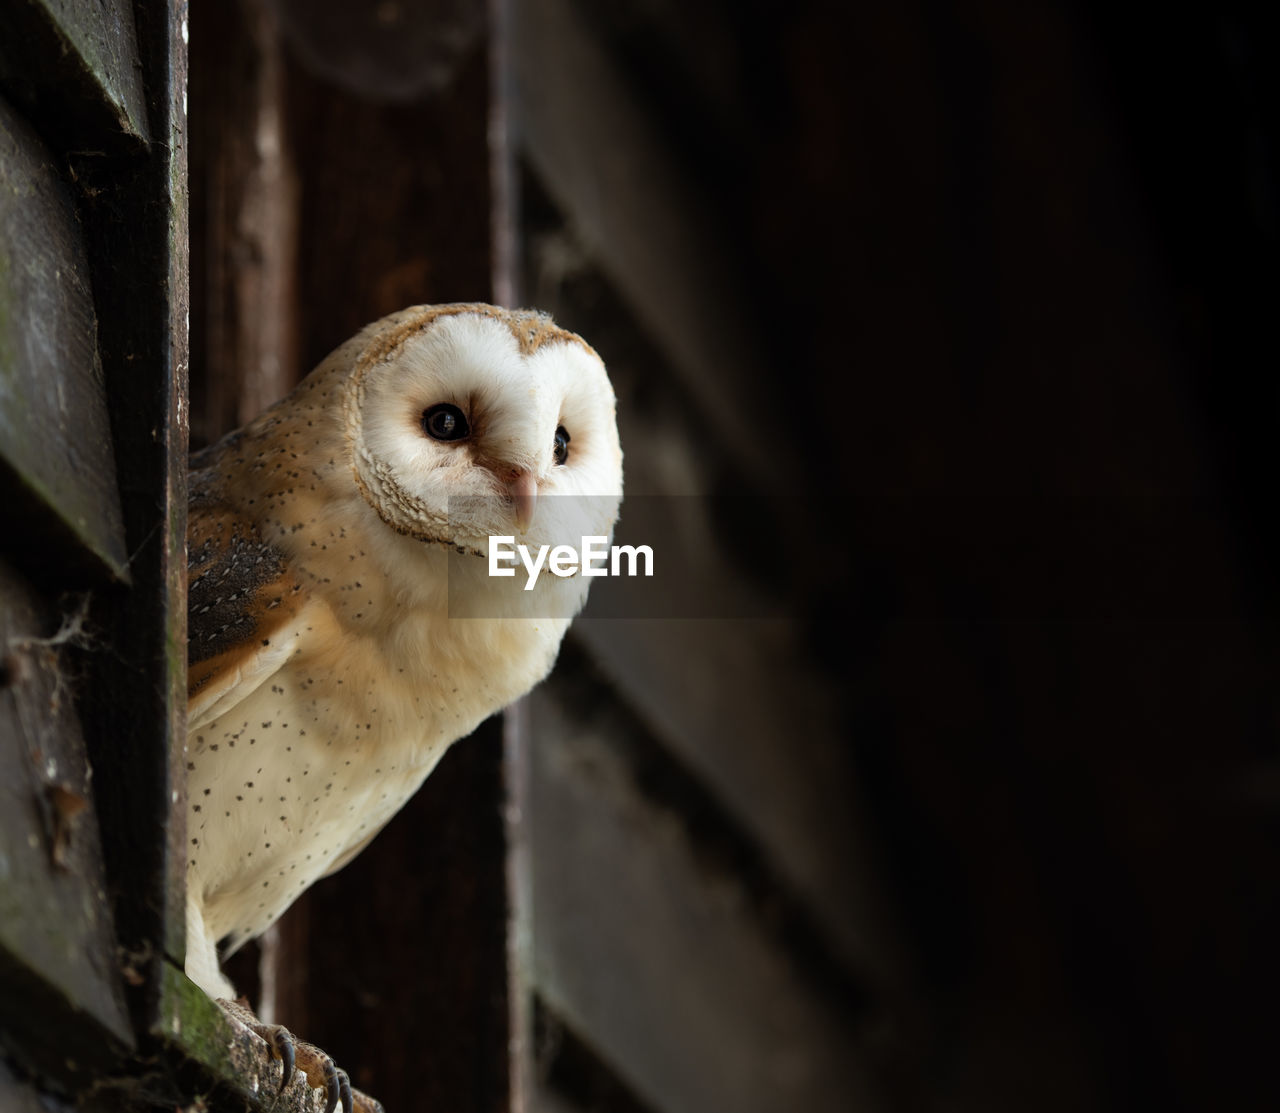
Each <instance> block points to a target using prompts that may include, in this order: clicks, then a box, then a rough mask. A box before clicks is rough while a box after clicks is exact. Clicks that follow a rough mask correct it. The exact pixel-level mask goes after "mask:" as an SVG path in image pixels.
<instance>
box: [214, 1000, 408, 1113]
mask: <svg viewBox="0 0 1280 1113" xmlns="http://www.w3.org/2000/svg"><path fill="white" fill-rule="evenodd" d="M218 1004H219V1005H220V1006H221V1007H222V1010H223V1011H224V1012H225V1013H227V1014H228V1015H229V1016H231V1017H234V1018H235V1019H236V1020H238V1021H239V1022H240V1023H241V1024H243V1025H245V1027H247V1028H248V1029H249V1030H250V1031H252V1032H254V1033H255V1034H257V1035H259V1036H261V1037H262V1038H263V1039H264V1040H265V1041H266V1044H267V1048H268V1050H269V1051H270V1053H271V1058H273V1059H278V1060H279V1062H280V1067H281V1078H280V1091H279V1092H280V1093H284V1091H285V1090H286V1089H288V1087H289V1085H290V1084H291V1083H292V1082H293V1081H294V1079H295V1078H296V1077H297V1076H298V1075H301V1076H302V1080H303V1082H304V1084H305V1085H307V1086H312V1087H319V1088H321V1089H323V1090H324V1098H325V1113H335V1110H336V1109H337V1108H338V1106H339V1105H341V1106H342V1113H383V1109H382V1105H381V1103H380V1102H378V1101H375V1100H374V1099H373V1098H371V1097H369V1095H368V1094H362V1093H360V1091H359V1090H354V1089H352V1087H351V1078H350V1076H349V1075H348V1074H347V1072H346V1071H344V1070H343V1069H342V1068H341V1067H339V1066H338V1065H337V1064H336V1063H335V1062H334V1061H333V1059H332V1058H331V1057H330V1056H329V1055H327V1054H326V1053H325V1052H323V1051H321V1050H320V1048H318V1047H316V1046H315V1044H310V1043H306V1042H305V1041H301V1040H299V1039H298V1038H297V1037H296V1036H294V1034H293V1033H292V1032H290V1031H289V1029H288V1028H286V1027H285V1026H284V1025H283V1024H264V1023H263V1022H262V1021H260V1020H259V1019H258V1018H257V1016H255V1015H254V1013H253V1011H252V1010H251V1009H250V1008H249V1006H248V1003H247V1002H245V1001H244V1000H243V999H242V1000H240V1001H228V1000H219V1001H218Z"/></svg>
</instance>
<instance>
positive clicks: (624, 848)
mask: <svg viewBox="0 0 1280 1113" xmlns="http://www.w3.org/2000/svg"><path fill="white" fill-rule="evenodd" d="M551 684H552V686H551V687H550V688H547V687H544V688H541V689H538V690H536V691H535V693H534V694H533V696H532V697H531V703H532V710H531V714H532V720H533V730H534V733H535V736H536V737H537V739H538V744H537V745H535V746H534V747H533V749H532V767H533V771H532V778H533V779H532V787H531V792H530V799H531V805H532V814H531V816H530V817H529V820H528V823H529V827H530V829H531V832H532V853H533V860H534V870H535V873H534V876H535V880H536V884H535V887H534V890H533V899H534V909H533V912H534V930H533V945H534V962H535V973H536V978H537V981H538V985H539V989H540V992H541V993H542V994H543V996H544V997H545V998H546V999H547V1001H548V1003H549V1004H551V1005H552V1006H553V1007H554V1008H555V1009H556V1010H557V1012H559V1013H561V1014H562V1015H563V1016H564V1017H566V1019H568V1020H569V1021H570V1022H571V1023H572V1024H573V1025H574V1026H575V1027H576V1028H577V1030H578V1031H580V1032H582V1033H586V1034H588V1036H589V1038H590V1040H591V1042H592V1043H593V1045H594V1046H595V1047H596V1048H597V1049H598V1050H599V1051H600V1053H601V1054H602V1055H603V1057H604V1058H605V1059H606V1060H607V1061H608V1062H609V1063H610V1064H612V1066H613V1068H614V1069H615V1070H616V1072H617V1073H618V1075H619V1076H620V1077H622V1078H623V1079H624V1080H626V1081H627V1082H628V1083H629V1084H630V1085H631V1086H632V1087H633V1088H634V1089H635V1091H636V1093H637V1095H638V1096H639V1097H640V1098H641V1099H642V1100H644V1101H646V1102H647V1103H651V1104H652V1105H653V1107H654V1108H657V1109H662V1110H664V1111H668V1113H685V1111H688V1113H694V1111H699V1113H700V1111H704V1110H708V1109H734V1110H741V1111H744V1113H747V1111H751V1113H764V1111H769V1113H783V1111H789V1110H796V1109H804V1110H812V1111H815V1113H816V1111H830V1113H837V1111H839V1113H843V1111H845V1110H849V1109H860V1110H874V1109H877V1108H879V1107H880V1106H879V1103H878V1101H877V1100H876V1097H875V1093H874V1091H873V1089H872V1087H871V1085H870V1083H869V1080H868V1078H867V1077H866V1073H865V1070H866V1068H865V1066H864V1064H863V1063H862V1062H860V1058H859V1052H858V1048H857V1046H856V1043H855V1041H854V1038H853V1032H852V1029H851V1027H850V1025H849V1022H848V1019H847V1018H846V1017H845V1016H843V1014H842V1013H841V1012H839V1011H837V1010H835V1009H832V1008H830V1007H829V1006H828V1005H827V1004H826V1002H825V1001H823V1000H822V999H821V998H820V997H819V996H817V995H815V994H813V993H812V992H811V991H810V990H809V989H808V988H807V987H806V986H805V985H804V984H803V982H802V981H801V980H799V979H798V978H797V977H796V974H795V971H794V970H793V969H792V968H791V966H790V965H789V963H788V960H787V956H786V955H785V954H784V953H782V952H780V951H779V950H778V949H777V948H776V946H775V945H774V944H773V942H772V941H771V940H770V939H769V938H767V936H766V935H765V934H764V933H763V932H762V931H761V930H760V928H759V925H758V924H757V923H756V922H755V921H754V920H753V918H752V916H751V914H750V911H749V909H748V908H746V907H745V904H744V901H743V897H742V892H741V890H740V889H739V882H738V880H737V879H736V878H735V876H734V875H733V873H732V872H725V873H722V872H720V871H719V870H718V869H717V867H716V863H714V862H707V861H703V860H700V859H699V858H698V856H697V854H696V853H695V851H694V848H693V847H692V846H691V844H690V843H689V842H688V841H687V839H686V836H685V834H684V831H683V829H682V820H681V819H680V817H678V816H677V815H674V814H672V813H670V812H666V811H664V810H663V809H661V808H657V807H654V806H653V805H652V804H651V803H650V802H648V801H646V799H645V798H644V796H643V795H642V794H641V793H639V792H638V791H637V789H636V786H635V785H634V783H633V782H632V779H631V776H630V773H629V771H628V769H627V767H626V764H625V762H623V761H621V760H620V759H619V756H618V754H617V752H616V751H615V750H614V748H613V746H612V744H611V742H610V737H611V736H612V735H614V734H615V733H616V731H617V727H616V725H615V724H613V723H610V722H609V721H608V719H607V716H606V718H605V719H597V720H595V721H587V720H584V719H582V718H579V717H578V715H577V714H576V713H573V712H570V711H569V710H568V709H567V707H566V704H565V703H563V702H562V701H560V700H558V699H557V698H556V692H555V688H554V681H552V682H551Z"/></svg>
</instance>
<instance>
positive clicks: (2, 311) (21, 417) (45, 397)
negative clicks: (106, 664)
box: [0, 100, 128, 579]
mask: <svg viewBox="0 0 1280 1113" xmlns="http://www.w3.org/2000/svg"><path fill="white" fill-rule="evenodd" d="M0 466H2V467H3V468H4V469H5V470H7V471H8V473H9V477H10V479H11V480H12V486H13V487H14V488H16V491H17V494H18V496H19V498H18V506H17V509H18V512H19V514H18V522H19V524H18V529H19V531H20V532H21V531H22V530H29V531H30V534H31V536H30V537H29V539H28V545H29V549H28V550H27V551H28V553H29V555H30V557H31V560H32V562H33V563H34V562H39V563H40V564H42V565H44V570H45V571H46V572H47V571H48V567H49V564H50V563H52V564H53V565H55V566H57V567H60V568H62V569H63V570H66V569H67V568H72V569H75V570H76V572H77V573H78V574H79V575H81V576H84V575H85V574H86V573H90V574H91V573H94V572H96V574H97V576H98V577H99V578H102V577H114V578H117V579H127V578H128V571H127V567H126V565H127V557H128V554H127V550H126V548H125V539H124V527H123V524H122V522H121V517H120V499H119V496H118V495H117V493H116V469H115V461H114V458H113V455H112V447H111V429H110V426H109V424H108V421H107V409H106V398H105V394H104V388H103V379H102V368H101V365H100V363H99V360H98V350H97V326H96V322H95V318H94V307H93V298H92V293H91V291H90V287H89V276H88V267H87V263H86V259H85V249H84V245H83V243H82V240H81V235H80V230H79V227H78V225H77V222H76V217H75V210H74V208H73V206H72V203H71V198H70V196H69V193H68V190H67V188H66V186H65V185H64V184H63V182H62V181H61V178H60V176H59V173H58V170H57V169H56V163H55V161H54V158H53V156H52V155H51V154H50V153H49V151H48V150H47V149H46V148H45V147H44V145H43V144H42V143H41V142H40V140H39V139H38V138H37V137H36V136H35V135H34V133H33V132H32V131H31V130H30V128H29V127H28V126H27V125H26V123H25V122H24V121H23V120H22V119H21V118H20V117H19V116H18V115H17V114H16V113H14V112H13V110H12V109H11V108H10V107H9V106H8V105H6V104H5V103H4V102H3V101H2V100H0Z"/></svg>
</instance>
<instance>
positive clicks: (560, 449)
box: [555, 425, 569, 464]
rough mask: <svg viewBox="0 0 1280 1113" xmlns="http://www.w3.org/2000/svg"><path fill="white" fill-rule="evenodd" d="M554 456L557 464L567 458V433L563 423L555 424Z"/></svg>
mask: <svg viewBox="0 0 1280 1113" xmlns="http://www.w3.org/2000/svg"><path fill="white" fill-rule="evenodd" d="M555 457H556V463H557V464H563V463H564V462H565V461H566V460H567V459H569V433H568V431H567V430H566V429H565V427H564V426H563V425H557V426H556V447H555Z"/></svg>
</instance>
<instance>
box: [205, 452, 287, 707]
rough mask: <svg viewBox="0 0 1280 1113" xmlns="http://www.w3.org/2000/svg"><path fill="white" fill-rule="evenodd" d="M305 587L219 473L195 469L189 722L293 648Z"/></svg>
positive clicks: (229, 699)
mask: <svg viewBox="0 0 1280 1113" xmlns="http://www.w3.org/2000/svg"><path fill="white" fill-rule="evenodd" d="M305 602H306V599H305V593H304V592H303V591H302V589H301V587H300V585H299V584H298V582H297V580H295V579H294V577H293V575H292V574H291V573H290V571H289V567H288V563H287V561H286V560H285V557H284V554H283V553H281V552H280V550H279V549H277V548H275V546H273V545H271V544H269V543H268V542H266V541H264V540H263V539H262V537H261V535H260V534H259V532H258V530H257V528H256V527H255V525H254V524H253V522H251V521H250V520H249V519H247V518H246V517H244V516H243V515H242V514H240V513H238V512H237V511H236V510H235V509H233V508H232V507H230V506H228V505H227V504H226V502H224V501H223V500H222V499H220V498H219V497H218V494H217V490H216V474H215V473H213V472H212V471H211V470H202V471H195V472H192V475H191V502H190V508H189V517H188V521H187V714H188V727H189V729H192V730H194V729H196V728H197V727H199V726H201V725H203V724H205V723H208V722H210V721H212V720H213V719H214V718H216V717H217V716H218V715H221V714H223V713H224V712H225V711H227V710H228V709H230V708H231V707H234V706H235V705H236V704H237V703H239V702H240V701H241V700H242V699H244V698H245V697H246V696H247V695H249V693H251V692H252V691H254V690H255V689H256V688H257V687H258V685H259V684H261V683H262V682H263V681H265V680H266V679H267V678H268V677H270V676H271V675H273V674H274V673H275V672H276V671H277V670H279V669H280V667H281V666H282V665H283V664H284V663H285V661H287V660H288V659H289V657H290V656H291V655H292V654H293V652H294V649H295V640H296V629H295V627H296V625H297V619H298V615H299V613H300V612H301V610H302V608H303V606H304V604H305Z"/></svg>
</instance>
